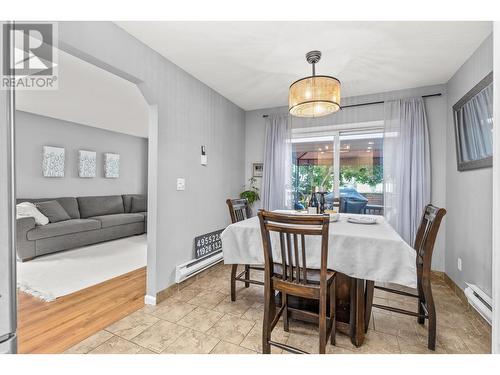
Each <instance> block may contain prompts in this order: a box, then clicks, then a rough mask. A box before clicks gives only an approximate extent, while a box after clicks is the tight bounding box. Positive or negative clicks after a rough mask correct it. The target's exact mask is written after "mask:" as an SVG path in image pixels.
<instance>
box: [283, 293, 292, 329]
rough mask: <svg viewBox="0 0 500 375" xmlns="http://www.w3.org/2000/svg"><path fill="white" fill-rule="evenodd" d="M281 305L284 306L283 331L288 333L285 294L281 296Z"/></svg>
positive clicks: (288, 324) (286, 297) (286, 298)
mask: <svg viewBox="0 0 500 375" xmlns="http://www.w3.org/2000/svg"><path fill="white" fill-rule="evenodd" d="M281 304H282V306H285V307H284V308H283V330H284V331H285V332H288V331H290V322H289V321H288V296H287V294H286V293H282V295H281Z"/></svg>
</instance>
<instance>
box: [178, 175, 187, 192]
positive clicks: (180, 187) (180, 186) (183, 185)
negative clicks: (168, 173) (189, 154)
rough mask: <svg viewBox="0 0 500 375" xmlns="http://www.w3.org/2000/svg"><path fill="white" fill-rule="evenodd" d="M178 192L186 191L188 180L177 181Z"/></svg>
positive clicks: (180, 179)
mask: <svg viewBox="0 0 500 375" xmlns="http://www.w3.org/2000/svg"><path fill="white" fill-rule="evenodd" d="M177 190H179V191H180V190H186V179H184V178H178V179H177Z"/></svg>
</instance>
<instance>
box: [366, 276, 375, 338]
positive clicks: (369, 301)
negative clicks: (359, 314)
mask: <svg viewBox="0 0 500 375" xmlns="http://www.w3.org/2000/svg"><path fill="white" fill-rule="evenodd" d="M374 291H375V282H374V281H370V280H366V291H365V333H366V332H368V326H369V325H370V318H371V316H372V305H373V294H374Z"/></svg>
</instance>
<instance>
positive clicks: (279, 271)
mask: <svg viewBox="0 0 500 375" xmlns="http://www.w3.org/2000/svg"><path fill="white" fill-rule="evenodd" d="M259 220H260V224H261V233H262V243H263V247H264V260H265V277H266V278H268V277H269V278H271V277H273V276H276V277H279V278H280V279H281V280H283V281H286V282H289V283H291V284H303V285H307V284H310V283H311V281H310V280H308V278H307V261H306V256H307V249H306V237H305V236H321V267H320V275H321V276H320V282H321V280H323V281H324V282H326V273H327V255H328V254H327V252H328V231H329V216H328V215H321V216H320V215H288V214H278V213H274V212H268V211H260V212H259ZM271 232H276V233H278V234H279V246H280V254H281V262H280V263H278V264H279V265H280V266H281V267H279V268H276V267H275V264H276V262H275V260H274V258H273V249H272V246H273V243H272V241H271V235H270V233H271ZM299 236H300V249H299ZM323 276H324V277H323ZM316 282H317V281H316Z"/></svg>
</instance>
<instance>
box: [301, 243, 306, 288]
mask: <svg viewBox="0 0 500 375" xmlns="http://www.w3.org/2000/svg"><path fill="white" fill-rule="evenodd" d="M300 245H301V250H302V274H303V275H304V277H303V278H302V284H305V283H306V280H307V261H306V238H305V236H304V235H303V234H301V235H300Z"/></svg>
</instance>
